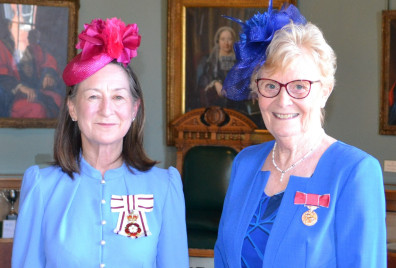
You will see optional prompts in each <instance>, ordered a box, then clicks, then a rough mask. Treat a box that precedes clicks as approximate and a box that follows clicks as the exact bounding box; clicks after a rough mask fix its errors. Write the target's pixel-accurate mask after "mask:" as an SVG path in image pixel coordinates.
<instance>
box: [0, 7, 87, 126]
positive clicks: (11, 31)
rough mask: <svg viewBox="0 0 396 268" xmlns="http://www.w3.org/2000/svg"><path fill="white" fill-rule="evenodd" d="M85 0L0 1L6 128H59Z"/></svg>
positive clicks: (0, 79)
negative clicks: (67, 70) (81, 2)
mask: <svg viewBox="0 0 396 268" xmlns="http://www.w3.org/2000/svg"><path fill="white" fill-rule="evenodd" d="M78 9H79V0H62V1H57V0H0V24H1V25H0V127H15V128H28V127H30V128H33V127H37V128H41V127H47V128H49V127H54V126H55V124H56V118H57V116H58V113H59V109H60V106H61V104H62V101H63V98H64V94H65V92H66V89H65V85H64V83H63V81H62V71H63V69H64V67H65V66H66V64H67V62H68V60H70V59H71V58H72V57H73V56H74V55H75V53H76V50H75V48H74V45H75V43H76V38H77V20H78Z"/></svg>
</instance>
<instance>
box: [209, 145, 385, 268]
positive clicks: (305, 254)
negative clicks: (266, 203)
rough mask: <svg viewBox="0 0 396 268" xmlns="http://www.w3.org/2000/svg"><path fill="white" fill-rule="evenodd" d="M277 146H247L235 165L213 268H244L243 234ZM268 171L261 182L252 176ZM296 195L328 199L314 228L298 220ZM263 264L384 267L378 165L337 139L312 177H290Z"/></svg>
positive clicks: (299, 267) (285, 267)
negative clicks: (270, 154) (323, 196)
mask: <svg viewBox="0 0 396 268" xmlns="http://www.w3.org/2000/svg"><path fill="white" fill-rule="evenodd" d="M273 146H274V141H271V142H268V143H264V144H260V145H256V146H251V147H248V148H246V149H245V150H243V151H242V152H241V153H239V154H238V155H237V157H236V158H235V160H234V164H233V170H232V175H231V181H230V186H229V188H228V191H227V195H226V199H225V203H224V208H223V214H222V217H221V221H220V226H219V233H218V239H217V242H216V245H215V267H216V268H221V267H241V250H242V244H243V240H244V237H245V235H246V230H247V227H248V224H249V222H250V221H251V219H252V216H253V214H254V212H255V210H256V208H257V205H258V202H259V200H260V197H261V195H262V192H263V191H264V188H265V185H266V183H267V180H268V177H269V172H268V171H261V167H262V166H263V163H264V161H265V159H266V158H267V156H268V154H269V152H270V151H271V149H272V148H273ZM259 172H264V173H265V180H258V177H260V176H257V174H258V173H259ZM297 191H300V192H303V193H308V194H319V195H323V194H330V205H329V207H328V208H325V207H319V208H318V209H316V210H315V212H316V213H317V215H318V221H317V223H316V224H315V225H313V226H306V225H304V224H303V222H302V214H303V213H304V212H305V211H307V210H308V209H307V208H306V207H304V205H297V204H294V197H295V194H296V192H297ZM263 267H265V268H268V267H276V268H289V267H296V268H303V267H310V268H322V267H323V268H324V267H326V268H327V267H328V268H330V267H334V268H343V267H345V268H350V267H354V268H355V267H370V268H383V267H386V227H385V196H384V186H383V179H382V172H381V167H380V165H379V163H378V161H377V160H376V159H375V158H373V157H372V156H370V155H368V154H367V153H365V152H363V151H361V150H359V149H357V148H355V147H353V146H350V145H347V144H344V143H342V142H339V141H338V142H335V143H334V144H332V145H331V146H330V147H329V148H328V149H327V151H326V152H325V153H324V154H323V156H322V157H321V159H320V161H319V163H318V165H317V167H316V170H315V172H314V174H313V175H312V177H310V178H303V177H297V176H291V177H290V181H289V183H288V186H287V188H286V190H285V193H284V196H283V199H282V203H281V205H280V208H279V212H278V215H277V217H276V219H275V222H274V225H273V228H272V230H271V234H270V237H269V240H268V244H267V247H266V252H265V255H264V264H263Z"/></svg>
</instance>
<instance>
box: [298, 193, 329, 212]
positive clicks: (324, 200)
mask: <svg viewBox="0 0 396 268" xmlns="http://www.w3.org/2000/svg"><path fill="white" fill-rule="evenodd" d="M294 204H295V205H308V206H316V207H319V206H321V207H326V208H328V207H329V204H330V194H324V195H319V194H306V193H302V192H298V191H297V192H296V195H295V196H294Z"/></svg>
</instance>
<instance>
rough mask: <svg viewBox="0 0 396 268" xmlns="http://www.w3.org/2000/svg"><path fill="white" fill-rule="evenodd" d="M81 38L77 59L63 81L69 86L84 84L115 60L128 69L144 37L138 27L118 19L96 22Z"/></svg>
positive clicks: (68, 65)
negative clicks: (84, 81) (87, 79)
mask: <svg viewBox="0 0 396 268" xmlns="http://www.w3.org/2000/svg"><path fill="white" fill-rule="evenodd" d="M84 28H85V29H84V30H83V31H82V32H81V33H80V34H79V35H78V39H79V42H78V43H77V45H76V48H77V49H81V50H82V51H81V52H80V53H79V54H78V55H77V56H75V57H74V58H73V59H72V60H71V61H70V62H69V63H68V64H67V65H66V68H65V70H64V71H63V81H65V84H66V85H67V86H72V85H76V84H78V83H80V82H81V81H83V80H85V79H86V78H88V77H90V76H91V75H93V74H94V73H96V72H97V71H99V70H100V69H102V68H103V67H104V66H106V65H107V64H108V63H110V62H111V61H113V60H117V62H120V63H123V64H124V66H125V67H126V66H127V65H128V64H129V63H130V61H131V59H132V58H134V57H136V56H137V49H138V47H139V45H140V39H141V36H140V35H139V28H138V26H137V25H136V24H128V25H126V26H125V23H124V22H123V21H122V20H120V19H117V18H111V19H106V20H105V21H104V20H101V19H94V20H92V22H91V23H90V24H85V25H84Z"/></svg>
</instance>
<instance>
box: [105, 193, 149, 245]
mask: <svg viewBox="0 0 396 268" xmlns="http://www.w3.org/2000/svg"><path fill="white" fill-rule="evenodd" d="M153 207H154V196H153V195H152V194H137V195H112V196H111V211H112V212H119V216H118V221H117V226H116V228H115V229H114V233H116V234H119V235H124V236H128V237H131V238H139V237H141V236H149V235H151V232H150V230H149V226H148V225H147V218H146V212H150V211H152V210H153Z"/></svg>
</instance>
